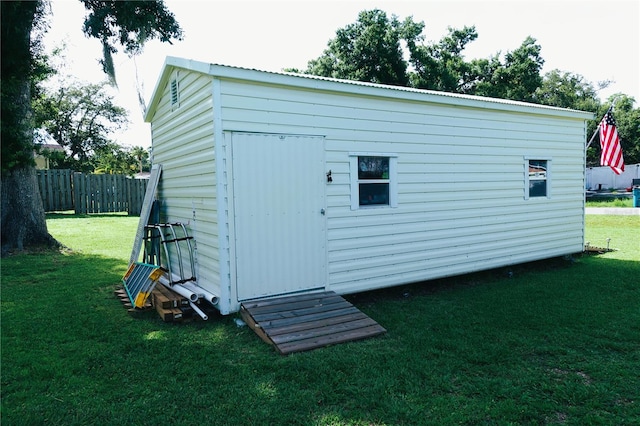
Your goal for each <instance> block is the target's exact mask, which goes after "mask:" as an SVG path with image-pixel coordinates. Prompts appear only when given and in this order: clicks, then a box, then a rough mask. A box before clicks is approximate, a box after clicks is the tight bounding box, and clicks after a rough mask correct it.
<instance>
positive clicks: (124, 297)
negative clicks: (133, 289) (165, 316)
mask: <svg viewBox="0 0 640 426" xmlns="http://www.w3.org/2000/svg"><path fill="white" fill-rule="evenodd" d="M113 294H114V296H116V298H118V300H120V302H121V303H122V306H124V307H125V309H127V311H129V312H139V311H143V310H147V309H152V308H153V306H151V300H149V299H147V300H146V301H145V304H144V307H143V308H136V307H135V306H133V304H132V303H131V300H130V299H129V295H128V294H127V291H126V290H125V289H124V286H122V285H119V286H118V287H116V289H115V290H114V292H113Z"/></svg>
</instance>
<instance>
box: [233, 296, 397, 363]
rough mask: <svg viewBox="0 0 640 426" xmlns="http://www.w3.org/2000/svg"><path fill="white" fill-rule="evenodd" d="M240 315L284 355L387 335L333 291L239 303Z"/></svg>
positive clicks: (376, 324)
mask: <svg viewBox="0 0 640 426" xmlns="http://www.w3.org/2000/svg"><path fill="white" fill-rule="evenodd" d="M240 313H241V315H242V318H243V320H244V321H245V322H246V323H247V325H248V326H249V327H250V328H251V329H252V330H253V331H255V333H256V334H257V335H258V336H260V338H261V339H262V340H264V341H265V342H267V343H269V344H271V345H273V346H274V347H275V348H276V350H277V351H278V352H279V353H281V354H283V355H286V354H290V353H292V352H301V351H308V350H311V349H316V348H320V347H323V346H328V345H333V344H337V343H344V342H349V341H353V340H359V339H365V338H368V337H373V336H377V335H379V334H382V333H385V332H386V330H385V329H384V328H383V327H382V326H380V324H378V323H377V322H375V321H374V320H373V319H371V318H369V317H368V316H367V315H366V314H365V313H364V312H362V311H360V310H359V309H358V308H356V307H355V306H353V305H352V304H351V303H349V302H347V301H346V300H345V299H344V298H343V297H342V296H339V295H338V294H336V293H334V292H332V291H326V292H322V293H307V294H300V295H295V296H284V297H277V298H271V299H259V300H252V301H249V302H244V303H242V305H241V308H240Z"/></svg>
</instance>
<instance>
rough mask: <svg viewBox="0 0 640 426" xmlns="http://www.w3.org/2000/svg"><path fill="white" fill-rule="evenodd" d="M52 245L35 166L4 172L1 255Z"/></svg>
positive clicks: (52, 240) (53, 243) (53, 242)
mask: <svg viewBox="0 0 640 426" xmlns="http://www.w3.org/2000/svg"><path fill="white" fill-rule="evenodd" d="M55 245H57V242H56V241H55V239H54V238H53V237H52V236H51V235H49V233H48V231H47V223H46V220H45V214H44V208H43V206H42V200H41V199H40V191H39V188H38V181H37V179H36V171H35V168H33V167H23V168H18V169H14V170H12V171H11V172H9V173H7V174H6V175H5V176H4V177H3V178H2V256H5V255H6V254H8V253H10V252H11V251H13V250H20V251H22V250H24V249H25V248H34V247H39V246H48V247H52V246H55Z"/></svg>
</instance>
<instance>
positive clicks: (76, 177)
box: [73, 172, 87, 214]
mask: <svg viewBox="0 0 640 426" xmlns="http://www.w3.org/2000/svg"><path fill="white" fill-rule="evenodd" d="M83 177H84V175H83V174H82V173H78V172H76V173H74V174H73V201H74V204H75V211H76V214H84V213H86V212H87V211H86V208H85V206H86V204H85V202H84V200H83V198H84V197H83V195H82V194H84V191H83V186H84V185H83V183H84V179H83Z"/></svg>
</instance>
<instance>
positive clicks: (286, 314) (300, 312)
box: [252, 299, 352, 322]
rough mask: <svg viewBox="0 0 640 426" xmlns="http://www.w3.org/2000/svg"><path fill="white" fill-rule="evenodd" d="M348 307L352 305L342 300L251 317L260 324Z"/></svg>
mask: <svg viewBox="0 0 640 426" xmlns="http://www.w3.org/2000/svg"><path fill="white" fill-rule="evenodd" d="M350 306H352V305H351V304H350V303H349V302H347V301H346V300H344V299H343V301H342V302H336V303H332V304H330V305H317V306H310V307H308V308H301V309H296V310H293V311H289V310H281V311H278V312H270V313H266V314H258V315H253V313H252V315H253V317H254V318H255V319H256V321H258V322H261V321H273V320H276V319H282V318H296V317H303V316H305V315H308V314H314V313H318V312H326V311H332V310H336V309H343V308H348V307H350ZM283 309H286V308H283Z"/></svg>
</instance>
